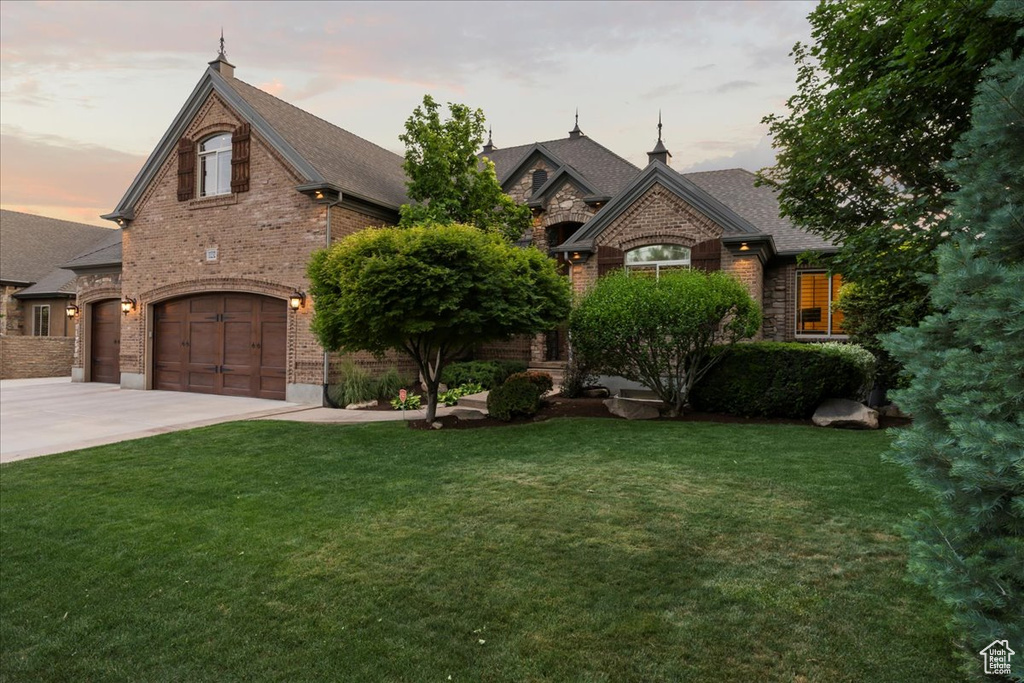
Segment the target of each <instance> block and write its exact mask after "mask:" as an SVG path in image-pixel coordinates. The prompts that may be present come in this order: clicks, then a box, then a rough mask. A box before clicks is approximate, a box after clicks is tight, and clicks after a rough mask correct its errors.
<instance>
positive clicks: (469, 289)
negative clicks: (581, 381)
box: [308, 224, 569, 420]
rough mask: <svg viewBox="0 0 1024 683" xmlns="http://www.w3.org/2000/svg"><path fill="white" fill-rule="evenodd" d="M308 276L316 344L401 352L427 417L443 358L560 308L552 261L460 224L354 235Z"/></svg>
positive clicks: (524, 328) (534, 327)
mask: <svg viewBox="0 0 1024 683" xmlns="http://www.w3.org/2000/svg"><path fill="white" fill-rule="evenodd" d="M308 274H309V279H310V282H311V288H310V291H311V293H312V295H313V299H314V301H315V313H314V316H313V331H314V333H315V334H316V335H317V338H318V339H319V340H320V343H321V344H323V346H324V348H326V349H328V350H331V351H370V352H372V353H375V354H383V353H384V352H386V351H389V350H395V351H399V352H402V353H405V354H407V355H408V356H409V357H410V358H412V359H413V361H414V362H415V363H416V366H417V368H418V369H419V371H420V374H421V377H422V378H423V381H424V382H425V384H426V387H427V416H426V417H427V420H433V419H434V415H435V411H436V409H437V390H438V385H439V383H440V379H441V371H442V370H443V369H444V367H445V365H446V364H447V363H448V362H449V361H451V360H452V359H453V358H456V357H458V356H459V355H460V354H462V353H464V352H465V351H467V350H469V349H470V348H472V347H473V346H476V345H478V344H479V343H481V342H485V341H490V340H500V339H507V338H509V337H510V336H512V335H516V334H533V333H537V332H540V331H543V330H546V329H550V328H551V327H552V326H554V325H555V324H557V323H558V322H559V321H561V320H564V319H565V317H566V315H568V312H569V284H568V282H567V281H566V280H565V278H563V277H561V276H559V275H558V272H557V271H556V269H555V262H554V261H552V260H551V259H550V258H548V257H547V256H545V255H544V254H542V253H541V252H540V251H538V250H537V249H535V248H533V247H530V248H527V249H521V248H518V247H515V246H513V245H512V244H509V243H508V242H507V241H506V240H504V239H502V238H501V237H500V236H498V235H494V234H489V233H485V232H483V231H481V230H478V229H477V228H474V227H471V226H465V225H434V224H428V225H424V226H419V227H413V228H407V229H403V228H370V229H367V230H363V231H361V232H358V233H355V234H354V235H351V236H349V237H347V238H345V239H344V240H342V241H341V242H339V243H337V244H335V245H334V246H333V247H331V248H330V249H325V250H321V251H319V252H316V253H315V254H314V255H313V259H312V261H311V262H310V265H309V269H308Z"/></svg>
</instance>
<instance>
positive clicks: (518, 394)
mask: <svg viewBox="0 0 1024 683" xmlns="http://www.w3.org/2000/svg"><path fill="white" fill-rule="evenodd" d="M524 374H525V373H524ZM543 393H544V392H543V391H542V389H541V387H540V386H539V385H538V384H537V383H535V382H534V381H532V380H531V378H529V377H525V376H520V377H516V378H512V379H509V380H508V381H507V382H505V383H504V384H502V385H501V386H500V387H498V388H496V389H491V392H490V393H489V394H488V395H487V412H488V414H489V415H490V416H491V417H493V418H497V419H499V420H504V421H506V422H508V421H509V420H511V419H512V418H513V417H516V416H517V415H519V416H523V417H530V416H531V415H536V414H537V411H538V410H540V397H541V394H543Z"/></svg>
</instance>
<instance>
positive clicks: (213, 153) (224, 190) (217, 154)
mask: <svg viewBox="0 0 1024 683" xmlns="http://www.w3.org/2000/svg"><path fill="white" fill-rule="evenodd" d="M221 135H227V136H228V145H227V147H221V148H219V149H212V150H209V151H207V152H203V151H201V149H202V146H203V145H204V144H206V142H207V141H208V140H212V139H213V138H216V137H220V136H221ZM231 148H232V144H231V133H229V132H227V131H222V132H220V133H213V134H212V135H209V136H207V137H206V138H204V139H202V140H200V141H199V144H198V145H197V147H196V184H197V185H198V187H196V195H197V196H198V197H200V198H204V197H221V196H223V195H227V194H231V175H230V174H228V183H227V187H219V186H218V187H216V191H215V192H205V193H204V192H203V160H204V159H212V160H213V162H214V163H213V167H214V168H213V172H212V173H211V174H210V177H212V178H213V179H214V180H215V181H217V182H219V179H220V166H221V164H222V163H224V157H227V164H228V168H229V169H230V168H231Z"/></svg>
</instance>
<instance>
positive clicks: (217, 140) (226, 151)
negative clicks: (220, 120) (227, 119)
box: [199, 133, 231, 197]
mask: <svg viewBox="0 0 1024 683" xmlns="http://www.w3.org/2000/svg"><path fill="white" fill-rule="evenodd" d="M230 192H231V133H219V134H217V135H214V136H211V137H208V138H206V139H205V140H203V141H202V142H200V143H199V196H200V197H212V196H213V195H218V194H230Z"/></svg>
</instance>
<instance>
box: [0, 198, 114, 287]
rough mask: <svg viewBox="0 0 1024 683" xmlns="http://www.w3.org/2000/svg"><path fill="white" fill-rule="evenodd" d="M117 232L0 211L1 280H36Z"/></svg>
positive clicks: (15, 281)
mask: <svg viewBox="0 0 1024 683" xmlns="http://www.w3.org/2000/svg"><path fill="white" fill-rule="evenodd" d="M111 234H115V235H118V237H120V235H119V234H118V231H117V230H111V229H110V228H102V227H99V226H95V225H85V224H83V223H73V222H71V221H62V220H58V219H56V218H46V217H45V216H35V215H32V214H28V213H21V212H19V211H8V210H2V211H0V281H3V282H10V283H13V284H24V285H29V284H32V283H39V282H41V281H42V280H43V278H48V276H49V275H50V274H51V273H52V272H53V270H54V269H55V268H57V267H58V266H61V265H63V264H64V263H65V262H66V261H67V260H68V259H70V258H72V257H74V256H75V255H76V254H78V253H80V252H81V251H82V250H84V249H87V248H89V247H91V246H92V245H94V244H96V243H97V242H100V241H102V240H103V239H105V238H108V237H109V236H110V235H111Z"/></svg>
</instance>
